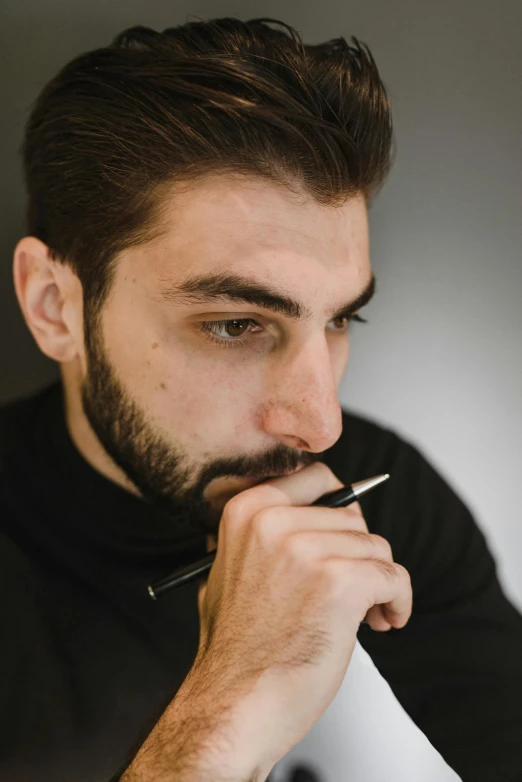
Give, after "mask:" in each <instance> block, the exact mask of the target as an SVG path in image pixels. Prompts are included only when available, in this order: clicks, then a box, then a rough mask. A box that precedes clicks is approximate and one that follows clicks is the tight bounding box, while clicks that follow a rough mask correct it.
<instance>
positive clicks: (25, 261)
mask: <svg viewBox="0 0 522 782" xmlns="http://www.w3.org/2000/svg"><path fill="white" fill-rule="evenodd" d="M13 278H14V286H15V290H16V296H17V298H18V303H19V304H20V308H21V310H22V313H23V315H24V318H25V322H26V323H27V326H28V327H29V330H30V331H31V334H32V335H33V337H34V339H35V340H36V343H37V344H38V347H39V348H40V350H41V351H42V353H45V355H46V356H49V358H52V359H54V360H55V361H59V362H66V361H72V360H73V359H75V358H76V356H78V355H79V354H80V353H81V352H82V346H83V296H82V286H81V283H80V280H79V279H78V277H77V276H76V274H75V273H74V272H73V271H72V269H71V268H70V267H69V266H68V265H66V264H63V263H60V262H59V261H54V260H53V259H52V258H51V257H50V253H49V248H48V247H47V245H46V244H44V243H43V242H41V241H40V240H39V239H37V238H36V237H34V236H24V238H23V239H20V241H19V242H18V244H17V245H16V247H15V251H14V258H13Z"/></svg>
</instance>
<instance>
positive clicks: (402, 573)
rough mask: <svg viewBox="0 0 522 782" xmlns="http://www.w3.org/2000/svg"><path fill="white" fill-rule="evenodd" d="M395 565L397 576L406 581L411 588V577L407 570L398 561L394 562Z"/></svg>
mask: <svg viewBox="0 0 522 782" xmlns="http://www.w3.org/2000/svg"><path fill="white" fill-rule="evenodd" d="M395 567H396V569H397V572H398V576H399V577H400V578H401V579H403V581H405V582H406V584H407V585H408V586H409V587H410V588H411V577H410V574H409V572H408V571H407V570H406V568H405V567H404V565H399V563H398V562H396V563H395Z"/></svg>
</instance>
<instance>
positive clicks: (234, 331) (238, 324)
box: [224, 320, 250, 337]
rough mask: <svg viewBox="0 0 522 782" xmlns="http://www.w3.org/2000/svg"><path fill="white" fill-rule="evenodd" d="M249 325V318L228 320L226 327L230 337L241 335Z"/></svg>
mask: <svg viewBox="0 0 522 782" xmlns="http://www.w3.org/2000/svg"><path fill="white" fill-rule="evenodd" d="M249 325H250V323H249V321H248V320H227V321H226V325H225V326H224V328H225V331H226V333H227V334H228V336H229V337H240V336H241V335H242V334H244V333H245V331H246V330H247V328H248V326H249Z"/></svg>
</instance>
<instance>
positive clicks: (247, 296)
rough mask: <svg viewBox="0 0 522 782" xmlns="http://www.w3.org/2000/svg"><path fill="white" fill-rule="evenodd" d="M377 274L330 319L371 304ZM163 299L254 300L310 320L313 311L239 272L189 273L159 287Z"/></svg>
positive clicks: (187, 301) (205, 301)
mask: <svg viewBox="0 0 522 782" xmlns="http://www.w3.org/2000/svg"><path fill="white" fill-rule="evenodd" d="M375 283H376V280H375V275H374V274H372V276H371V279H370V281H369V282H368V284H367V285H366V286H365V288H364V290H363V291H361V293H359V294H358V296H357V297H356V298H354V299H352V300H351V301H348V302H346V303H345V304H343V305H342V306H341V307H340V308H339V309H337V310H336V311H335V312H333V313H331V314H330V319H331V320H335V319H336V318H342V317H348V316H350V315H353V313H355V312H357V310H358V309H360V308H361V307H364V305H365V304H368V302H369V301H370V299H371V298H372V296H373V295H374V293H375ZM159 297H160V299H161V300H162V301H167V302H169V303H174V304H209V303H215V302H221V301H223V300H229V301H232V302H234V303H236V304H238V303H239V304H253V305H254V306H256V307H263V308H264V309H268V310H272V312H275V313H277V314H279V315H284V316H285V317H286V318H289V319H291V320H307V319H309V318H311V317H312V314H313V313H312V311H311V310H310V309H309V308H308V307H307V306H306V305H304V304H303V303H302V302H299V301H297V300H296V299H294V298H292V297H291V296H288V295H286V294H285V293H282V292H279V291H277V290H276V289H275V288H272V287H271V286H269V285H267V284H265V283H262V282H259V281H258V280H255V279H252V278H251V277H245V276H243V275H240V274H226V273H217V274H208V275H200V276H193V277H189V278H187V279H186V280H184V281H183V282H181V283H179V284H177V285H174V284H172V283H169V282H165V283H164V284H163V285H162V287H161V288H160V294H159Z"/></svg>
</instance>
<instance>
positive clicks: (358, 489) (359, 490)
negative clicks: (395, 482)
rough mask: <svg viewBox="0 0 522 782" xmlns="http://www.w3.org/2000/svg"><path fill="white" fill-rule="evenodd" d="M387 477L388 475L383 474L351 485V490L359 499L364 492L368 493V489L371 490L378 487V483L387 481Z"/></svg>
mask: <svg viewBox="0 0 522 782" xmlns="http://www.w3.org/2000/svg"><path fill="white" fill-rule="evenodd" d="M389 477H390V474H389V473H385V474H384V475H376V476H375V477H374V478H367V479H366V480H364V481H358V482H357V483H352V489H353V491H354V492H355V494H356V495H357V497H359V496H360V495H361V494H364V493H365V492H367V491H370V489H373V488H374V486H378V485H379V484H380V483H383V482H384V481H387V480H388V478H389Z"/></svg>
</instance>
